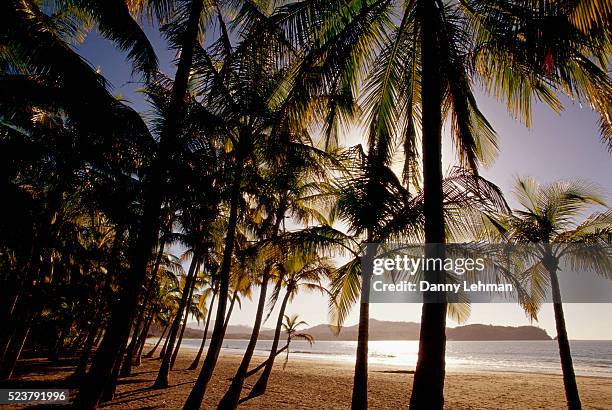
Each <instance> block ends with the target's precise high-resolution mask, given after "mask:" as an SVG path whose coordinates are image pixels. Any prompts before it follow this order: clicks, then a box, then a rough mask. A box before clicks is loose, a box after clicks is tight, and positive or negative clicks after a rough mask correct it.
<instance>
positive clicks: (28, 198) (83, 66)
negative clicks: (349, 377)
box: [0, 0, 612, 409]
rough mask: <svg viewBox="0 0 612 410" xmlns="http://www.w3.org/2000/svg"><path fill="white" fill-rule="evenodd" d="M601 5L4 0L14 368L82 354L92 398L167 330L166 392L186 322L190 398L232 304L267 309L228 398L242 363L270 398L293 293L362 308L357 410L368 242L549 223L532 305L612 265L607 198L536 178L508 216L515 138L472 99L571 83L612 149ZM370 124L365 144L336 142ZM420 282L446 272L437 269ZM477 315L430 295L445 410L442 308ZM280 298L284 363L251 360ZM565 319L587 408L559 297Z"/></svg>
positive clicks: (425, 388)
mask: <svg viewBox="0 0 612 410" xmlns="http://www.w3.org/2000/svg"><path fill="white" fill-rule="evenodd" d="M610 12H611V8H610V7H609V4H608V2H606V1H602V0H580V1H561V0H560V1H541V0H537V1H536V0H533V1H513V0H510V1H506V0H503V1H502V0H457V1H440V0H408V1H402V2H399V1H391V0H341V1H329V0H327V1H320V0H303V1H257V2H250V1H234V2H219V1H216V0H148V1H139V0H54V1H43V0H6V1H3V2H2V4H1V5H0V90H1V93H0V173H1V175H2V178H1V182H0V197H1V198H3V205H4V209H6V210H7V211H6V212H4V213H3V214H2V217H0V226H1V230H0V232H1V234H0V279H1V281H2V282H1V285H2V286H0V287H1V292H2V293H1V295H2V297H1V298H0V304H1V306H2V309H1V314H2V326H0V328H1V333H0V379H2V380H8V379H11V378H13V377H14V375H15V369H16V367H17V366H18V364H19V363H20V362H19V361H20V358H22V357H24V353H25V352H27V353H28V355H29V354H33V355H44V356H46V357H48V358H49V359H50V360H52V361H55V360H58V359H59V358H60V357H61V356H68V355H69V356H73V357H76V358H77V360H76V362H77V365H76V366H75V369H74V372H73V374H72V376H71V377H70V378H69V379H68V380H67V382H74V383H77V382H78V386H76V387H78V388H75V389H76V390H78V392H77V395H76V396H75V397H74V406H75V407H77V408H96V407H97V406H98V405H99V404H100V403H102V402H105V401H110V400H113V397H114V395H115V389H116V387H117V385H118V379H119V378H123V377H129V376H130V375H132V372H133V368H134V367H137V366H140V365H141V364H142V360H143V358H149V357H152V356H155V355H157V351H158V350H159V352H160V353H159V358H160V359H161V360H160V362H159V368H158V371H157V372H156V374H157V376H156V379H155V382H154V383H153V384H152V387H153V389H165V388H167V387H169V386H170V384H171V375H172V370H173V369H174V365H175V362H176V360H177V357H178V356H179V353H180V348H181V344H182V342H183V339H184V337H185V335H186V334H188V333H187V329H188V327H187V325H188V323H189V322H190V321H192V320H196V321H198V322H202V323H203V325H204V327H205V331H204V334H205V335H204V337H203V339H202V340H201V341H200V342H201V343H200V344H199V346H200V349H199V351H198V354H197V356H195V359H194V361H193V363H192V365H191V367H190V369H191V370H198V369H199V370H198V371H197V376H196V379H195V381H194V383H193V386H191V389H190V394H189V395H188V397H185V400H184V408H186V409H197V408H200V407H201V405H202V403H203V400H204V398H205V396H206V394H207V391H208V387H209V384H210V383H211V380H213V378H214V377H215V375H214V370H215V368H216V366H217V362H218V358H219V355H220V351H221V348H222V346H223V341H224V338H225V335H226V331H227V329H228V326H229V323H230V319H231V317H233V315H236V314H237V312H239V311H241V310H243V311H244V310H246V309H244V307H245V306H247V305H256V309H255V317H254V319H253V326H252V331H251V334H250V339H249V343H248V345H247V348H246V351H245V353H244V356H243V358H242V360H241V363H240V365H239V367H238V369H237V371H236V373H235V375H234V377H233V378H232V381H231V384H230V387H229V388H228V390H227V392H226V394H225V395H224V396H223V398H222V399H221V402H220V403H219V408H223V409H226V408H235V407H236V406H238V404H239V402H240V399H241V393H242V392H243V390H244V386H245V380H246V379H247V378H248V377H250V376H252V375H254V374H256V373H258V372H261V373H260V374H259V377H258V380H257V382H256V383H255V384H254V385H253V388H252V390H251V391H250V393H249V395H248V399H251V398H254V397H256V396H260V395H262V394H264V393H265V392H266V388H267V385H268V383H269V382H270V383H271V382H272V380H273V379H271V378H270V374H271V372H272V371H273V368H274V366H273V365H274V362H275V358H276V356H277V355H278V354H280V353H281V352H282V351H286V357H287V358H288V356H289V351H290V344H291V341H292V340H293V339H296V338H303V339H305V340H307V341H309V342H311V341H312V337H311V336H310V335H308V334H307V333H306V332H300V331H299V330H297V328H298V327H299V326H301V325H305V322H303V321H300V320H299V319H298V317H297V316H296V315H291V316H288V315H285V312H286V311H287V308H288V306H289V305H290V304H291V303H293V302H294V301H295V299H296V298H297V297H298V295H299V294H300V293H303V292H306V291H313V292H315V293H317V294H320V295H322V297H324V298H325V299H326V300H327V301H328V305H329V308H330V309H329V310H330V312H331V316H332V317H331V319H332V320H333V322H334V324H335V325H341V324H342V323H343V322H344V320H345V319H346V318H347V317H348V315H349V314H350V312H351V309H352V307H353V305H357V304H358V305H359V308H358V311H359V326H358V328H359V330H358V338H357V354H356V365H355V378H354V383H353V394H352V407H353V408H355V409H358V408H367V404H368V397H367V393H368V385H367V381H368V367H367V365H368V348H367V347H368V341H369V339H368V323H369V303H368V301H367V299H366V298H365V296H364V295H365V293H363V292H365V290H367V289H368V283H369V277H368V276H367V275H362V270H361V267H360V263H359V256H360V247H361V246H363V245H364V244H367V243H384V242H393V241H394V242H402V241H404V242H409V243H422V242H425V243H438V244H443V243H445V242H450V241H476V240H487V241H505V242H509V243H534V242H535V243H540V242H541V243H545V244H546V245H547V246H546V247H545V248H544V249H545V252H544V253H543V254H542V255H540V256H541V257H542V261H540V262H541V263H537V264H536V265H534V266H533V267H531V268H530V269H528V270H527V271H525V272H521V273H526V274H527V275H531V276H530V278H531V279H530V280H531V283H532V286H531V287H530V291H531V299H530V300H529V301H528V303H527V302H526V303H523V305H524V307H526V308H527V309H528V311H529V312H530V314H532V315H533V316H534V317H535V314H536V311H537V308H538V307H539V304H540V303H541V297H540V298H538V297H539V296H541V295H542V292H543V289H544V287H546V286H548V285H550V286H551V287H552V290H553V292H554V291H555V289H556V288H555V280H556V279H555V278H556V276H555V275H556V267H557V263H556V262H557V261H558V259H561V258H569V259H570V260H571V262H572V263H574V264H576V265H578V266H581V267H582V268H585V269H591V270H599V271H601V272H602V273H603V274H604V275H606V274H607V275H609V272H610V270H609V268H610V266H609V263H608V262H609V261H608V259H606V258H607V256H606V254H605V252H604V251H605V246H607V245H606V244H609V235H610V225H611V223H612V221H611V220H610V211H609V208H605V209H604V210H601V211H600V212H599V213H598V214H594V215H592V216H590V217H587V218H586V219H585V220H584V221H582V222H579V221H577V220H576V218H578V216H580V212H581V211H582V209H583V206H584V205H585V204H598V205H600V206H605V205H604V201H603V198H601V195H599V194H597V193H594V192H592V191H594V189H593V187H591V186H590V185H585V184H578V183H574V184H563V183H558V184H552V185H550V186H547V187H543V188H542V187H539V186H538V185H537V183H536V182H534V181H532V180H528V179H527V180H521V182H520V183H519V185H518V189H517V193H518V202H519V203H520V205H521V206H522V208H523V209H520V210H517V211H510V209H509V207H508V205H507V203H506V200H505V198H504V195H503V193H502V191H501V189H500V188H498V187H497V186H496V185H495V183H494V181H489V180H487V179H486V178H484V177H483V176H482V174H481V169H482V168H483V166H486V165H490V164H492V163H493V161H494V160H495V158H496V156H497V155H498V154H499V150H500V146H501V145H500V144H499V141H500V137H501V135H500V133H498V132H496V130H495V128H494V126H495V124H493V123H492V121H490V119H488V118H487V117H486V116H485V114H484V111H483V110H481V108H480V106H479V102H480V101H479V98H477V97H478V96H479V95H480V94H482V93H484V94H489V95H490V96H492V97H494V98H496V99H498V100H500V101H501V102H502V103H503V105H504V107H506V109H507V111H508V113H509V114H510V115H511V116H512V117H513V118H515V119H517V120H519V121H522V122H523V123H525V124H526V125H530V124H531V123H532V122H533V101H534V100H539V101H540V102H543V103H544V104H546V105H548V106H549V107H550V108H552V110H553V111H554V112H561V111H562V109H563V104H562V101H563V100H562V98H563V97H562V96H565V97H569V98H570V99H572V100H574V101H577V102H580V103H584V104H585V105H588V106H589V107H591V108H592V109H593V111H594V112H595V113H596V114H597V115H598V118H599V122H598V127H599V134H600V135H599V136H600V137H601V139H602V140H603V144H604V145H603V146H604V147H607V148H608V149H609V148H610V147H611V146H612V145H611V139H610V138H611V137H610V129H612V126H611V124H612V122H611V115H612V114H611V112H610V107H612V104H610V101H611V100H612V87H611V83H610V78H609V75H608V60H607V59H608V57H609V55H610V26H609V21H610V19H609V18H608V17H609V14H610ZM151 32H155V34H154V35H155V36H156V37H159V38H161V39H163V40H162V42H163V44H164V45H166V46H167V47H168V49H169V51H170V52H171V53H172V59H173V66H172V67H171V71H172V72H166V73H164V72H162V70H160V66H165V64H164V58H161V59H160V56H165V55H166V53H167V51H168V50H162V49H158V48H159V47H154V46H153V45H152V43H151V41H150V40H149V37H150V33H151ZM92 33H93V34H92ZM88 36H98V37H99V38H104V39H105V40H106V41H108V42H109V44H111V45H112V47H114V48H115V49H116V51H117V52H118V53H119V54H120V55H121V56H122V61H121V62H115V64H117V65H119V64H120V65H121V67H122V68H127V71H129V72H131V73H132V76H133V80H134V82H136V83H137V85H136V86H135V87H134V88H135V89H136V88H137V92H138V95H139V97H138V98H139V100H140V101H141V102H142V103H143V104H146V106H141V105H140V103H139V104H136V106H137V107H139V109H138V110H137V109H135V108H134V107H133V106H132V105H131V104H130V103H129V102H128V101H125V100H123V99H121V98H118V97H116V96H114V95H113V93H112V87H111V81H109V78H106V77H105V76H104V73H103V72H101V70H97V69H94V68H93V67H92V65H91V64H90V63H89V62H88V61H87V59H86V58H85V56H84V53H85V51H86V50H87V46H86V45H85V46H83V45H82V43H83V42H84V41H85V40H86V38H87V37H88ZM155 43H156V42H155ZM160 60H162V63H161V64H160ZM141 108H142V109H141ZM355 125H360V126H361V127H362V129H363V130H364V134H363V138H362V141H361V144H355V145H354V146H345V145H346V144H344V140H345V137H346V135H347V134H348V132H349V131H348V130H349V129H350V128H351V127H353V126H355ZM445 125H447V127H445ZM443 130H444V131H448V132H443ZM447 137H449V138H448V139H447ZM443 145H444V146H446V145H452V147H454V152H453V156H452V158H453V160H452V162H453V163H454V164H456V165H455V167H454V168H452V169H451V170H450V171H449V172H444V171H443V164H442V147H443ZM398 163H401V167H398V166H397V165H398ZM400 168H401V169H400ZM474 220H480V221H483V223H482V229H481V231H479V232H478V233H479V234H481V235H482V236H478V235H475V233H476V231H475V230H474V229H473V228H474V223H473V221H474ZM485 233H486V235H485ZM577 242H593V243H597V244H599V245H601V247H602V249H603V251H602V252H603V253H602V254H601V255H599V256H601V258H594V259H589V258H586V257H585V255H583V254H579V253H572V251H571V249H573V248H572V247H571V246H565V247H564V245H567V244H572V243H577ZM177 249H180V250H181V252H176V251H177ZM428 249H429V248H428ZM427 252H428V256H444V255H443V254H441V253H439V252H440V251H435V252H438V253H435V254H434V253H431V252H434V251H429V250H428V251H427ZM175 253H177V255H174V254H175ZM179 253H180V255H178V254H179ZM602 255H603V256H602ZM370 256H372V255H366V257H370ZM339 257H343V258H345V259H346V260H345V262H346V263H344V262H343V263H337V262H338V258H339ZM544 268H545V269H544ZM427 278H428V279H430V280H433V281H436V282H445V281H446V275H445V272H443V270H442V269H438V270H437V271H434V272H432V273H431V275H430V276H427ZM250 299H252V302H250V304H249V302H246V301H248V300H250ZM465 302H468V301H467V300H466V301H465ZM356 310H357V309H356ZM240 314H242V313H240ZM468 314H469V305H468V304H467V303H463V304H446V303H425V304H423V306H422V315H423V316H422V325H421V334H420V345H419V354H418V360H417V366H416V372H415V377H414V385H413V388H412V392H411V398H410V403H411V406H412V407H413V408H425V406H428V408H431V407H433V408H442V407H443V405H444V395H443V391H444V390H443V388H444V377H445V361H444V357H445V343H446V334H445V328H446V317H447V315H450V316H451V317H455V318H460V319H464V318H465V317H466V316H467V315H468ZM270 317H272V321H274V320H276V325H275V327H274V334H273V339H272V343H271V349H270V352H269V355H268V358H267V359H266V360H265V361H264V362H263V363H260V364H259V365H258V366H256V367H255V368H254V369H250V365H251V362H252V359H253V357H254V350H255V348H256V345H257V341H258V339H259V336H260V330H261V329H262V325H263V324H264V323H265V322H266V320H267V319H268V318H270ZM555 318H556V319H557V328H558V331H559V349H560V353H561V361H562V367H563V370H564V382H565V388H566V396H567V401H568V405H569V406H570V407H572V408H579V407H580V403H581V402H580V398H579V394H578V390H577V387H576V382H575V376H574V373H573V367H572V363H571V354H570V351H569V344H568V342H567V335H566V332H565V324H564V318H563V310H562V306H561V305H560V303H557V304H555ZM157 330H159V333H161V336H160V337H159V338H158V340H157V341H156V344H155V345H154V346H152V347H151V349H147V351H146V352H147V353H145V354H144V355H143V352H145V350H144V349H145V345H146V343H147V336H148V335H149V334H150V332H152V331H157ZM283 331H284V332H285V333H286V336H287V343H286V345H285V346H284V347H283V346H281V345H280V343H281V335H282V332H283ZM564 334H565V336H563V335H564ZM207 336H209V339H207ZM201 362H202V363H201ZM200 363H201V367H200ZM245 399H246V398H245Z"/></svg>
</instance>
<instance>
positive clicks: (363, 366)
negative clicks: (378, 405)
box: [351, 290, 370, 410]
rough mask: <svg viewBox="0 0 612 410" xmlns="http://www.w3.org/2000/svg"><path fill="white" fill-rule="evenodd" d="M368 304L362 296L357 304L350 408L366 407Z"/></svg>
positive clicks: (355, 409)
mask: <svg viewBox="0 0 612 410" xmlns="http://www.w3.org/2000/svg"><path fill="white" fill-rule="evenodd" d="M369 322H370V304H369V303H368V302H367V300H365V299H364V298H363V290H362V299H361V304H360V306H359V330H358V333H357V355H356V356H357V357H356V359H355V375H354V377H353V397H352V400H351V409H353V410H357V409H360V410H361V409H363V410H364V409H367V408H368V328H369V325H370V323H369Z"/></svg>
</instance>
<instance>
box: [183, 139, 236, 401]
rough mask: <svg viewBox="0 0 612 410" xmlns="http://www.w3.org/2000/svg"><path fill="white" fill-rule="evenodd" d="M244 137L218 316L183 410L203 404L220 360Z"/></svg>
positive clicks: (233, 185) (233, 195) (220, 274)
mask: <svg viewBox="0 0 612 410" xmlns="http://www.w3.org/2000/svg"><path fill="white" fill-rule="evenodd" d="M245 138H246V137H245V136H243V137H242V138H241V141H240V143H239V144H238V147H237V158H236V167H235V169H234V180H233V184H232V190H231V200H230V212H229V218H228V223H227V233H226V236H225V243H224V245H225V247H224V249H223V261H222V263H221V269H220V271H219V305H218V306H217V315H216V317H215V326H214V327H213V333H212V336H211V339H210V345H209V346H208V352H206V358H205V359H204V364H203V365H202V370H200V374H199V375H198V378H197V380H196V382H195V384H194V386H193V389H191V392H190V393H189V397H187V401H186V402H185V405H184V406H183V408H184V409H185V410H199V409H200V406H201V405H202V399H203V398H204V394H205V393H206V387H207V386H208V382H209V381H210V378H211V377H212V374H213V371H214V369H215V366H216V365H217V359H218V357H219V351H220V350H221V344H222V343H223V337H224V336H225V323H224V322H225V308H226V306H227V296H228V293H229V281H230V270H231V266H232V256H233V254H234V240H235V237H236V226H237V224H238V206H239V202H240V187H241V185H242V167H243V165H244V159H245V158H244V156H245V154H246V153H245V152H244V150H245V147H244V146H243V145H245V144H246V141H245V140H244V139H245Z"/></svg>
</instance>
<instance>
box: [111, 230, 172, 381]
mask: <svg viewBox="0 0 612 410" xmlns="http://www.w3.org/2000/svg"><path fill="white" fill-rule="evenodd" d="M165 245H166V244H165V241H164V239H161V240H160V242H159V246H158V250H157V257H156V258H155V265H154V266H153V270H152V272H151V278H150V279H149V283H148V285H147V290H146V293H145V296H144V298H143V300H142V305H141V307H140V312H139V313H138V318H137V319H136V324H135V329H134V337H133V338H132V340H131V341H130V344H129V345H128V348H127V351H126V352H125V358H124V360H123V366H122V367H121V371H120V372H119V375H120V376H121V377H127V376H129V375H131V374H132V363H133V359H134V351H135V350H136V345H137V343H138V341H139V338H138V337H137V336H138V335H140V331H141V326H142V324H143V322H144V319H145V313H146V311H147V306H148V304H149V300H150V299H151V296H152V295H153V289H154V287H155V282H156V281H157V272H158V271H159V266H160V265H161V260H162V257H163V255H164V247H165Z"/></svg>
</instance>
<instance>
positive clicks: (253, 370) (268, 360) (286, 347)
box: [246, 345, 289, 378]
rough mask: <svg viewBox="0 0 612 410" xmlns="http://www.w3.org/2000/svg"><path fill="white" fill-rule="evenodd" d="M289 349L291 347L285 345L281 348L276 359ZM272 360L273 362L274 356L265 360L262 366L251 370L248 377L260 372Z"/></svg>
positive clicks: (247, 374)
mask: <svg viewBox="0 0 612 410" xmlns="http://www.w3.org/2000/svg"><path fill="white" fill-rule="evenodd" d="M288 348H289V345H285V346H284V347H281V348H280V349H278V350H277V351H276V353H274V357H276V356H278V355H279V354H281V353H282V352H284V351H285V350H287V349H288ZM270 360H272V355H270V357H268V358H267V359H266V360H264V361H263V362H262V363H261V364H259V365H257V367H254V368H253V369H251V370H249V371H248V372H247V373H246V377H247V378H248V377H251V376H252V375H254V374H255V373H257V372H258V371H260V370H261V369H263V368H264V367H265V366H266V365H267V364H268V363H269V362H270Z"/></svg>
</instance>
